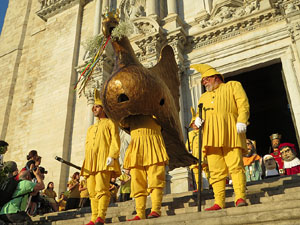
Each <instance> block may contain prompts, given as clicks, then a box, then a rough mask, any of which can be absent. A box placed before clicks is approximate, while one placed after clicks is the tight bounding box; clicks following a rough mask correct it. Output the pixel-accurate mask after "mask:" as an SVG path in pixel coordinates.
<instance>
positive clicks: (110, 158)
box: [106, 157, 114, 166]
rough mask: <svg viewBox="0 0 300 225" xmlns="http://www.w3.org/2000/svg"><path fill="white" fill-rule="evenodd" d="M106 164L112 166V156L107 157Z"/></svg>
mask: <svg viewBox="0 0 300 225" xmlns="http://www.w3.org/2000/svg"><path fill="white" fill-rule="evenodd" d="M106 165H107V166H113V165H114V158H112V157H107V160H106Z"/></svg>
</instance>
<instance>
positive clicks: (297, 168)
mask: <svg viewBox="0 0 300 225" xmlns="http://www.w3.org/2000/svg"><path fill="white" fill-rule="evenodd" d="M278 148H279V150H280V155H281V158H282V160H283V168H284V170H285V174H286V175H293V174H297V173H300V160H299V159H298V158H297V157H296V148H295V145H294V144H291V143H282V144H280V145H279V147H278Z"/></svg>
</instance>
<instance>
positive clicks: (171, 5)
mask: <svg viewBox="0 0 300 225" xmlns="http://www.w3.org/2000/svg"><path fill="white" fill-rule="evenodd" d="M170 14H177V1H176V0H168V15H170Z"/></svg>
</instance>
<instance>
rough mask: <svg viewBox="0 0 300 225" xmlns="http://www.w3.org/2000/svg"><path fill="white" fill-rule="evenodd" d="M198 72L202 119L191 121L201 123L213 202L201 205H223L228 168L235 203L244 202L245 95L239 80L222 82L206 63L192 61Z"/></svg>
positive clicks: (221, 78)
mask: <svg viewBox="0 0 300 225" xmlns="http://www.w3.org/2000/svg"><path fill="white" fill-rule="evenodd" d="M191 68H194V69H195V70H197V71H198V72H200V73H201V83H202V85H204V86H205V89H206V92H205V93H203V94H202V95H201V97H200V100H199V104H203V108H202V115H203V120H201V119H200V118H199V117H197V118H196V119H195V124H196V125H197V126H198V127H200V126H203V138H202V152H203V157H205V156H206V157H207V161H208V168H209V173H210V180H209V181H210V184H211V185H212V187H213V191H214V196H215V204H214V205H213V206H212V207H210V208H207V209H205V210H206V211H210V210H220V209H222V208H225V186H226V177H227V176H228V172H229V174H230V175H231V178H232V182H233V189H234V192H235V205H236V206H237V207H240V206H245V205H246V204H247V203H246V193H245V190H246V177H245V168H244V164H243V156H242V155H243V153H244V154H246V153H247V145H246V130H247V123H248V119H249V115H250V112H249V111H250V109H249V103H248V98H247V95H246V93H245V91H244V89H243V87H242V85H241V83H240V82H237V81H230V82H227V83H224V77H223V76H222V75H221V74H220V73H219V72H218V71H217V70H216V69H215V68H213V67H211V66H209V65H207V64H196V65H192V66H191Z"/></svg>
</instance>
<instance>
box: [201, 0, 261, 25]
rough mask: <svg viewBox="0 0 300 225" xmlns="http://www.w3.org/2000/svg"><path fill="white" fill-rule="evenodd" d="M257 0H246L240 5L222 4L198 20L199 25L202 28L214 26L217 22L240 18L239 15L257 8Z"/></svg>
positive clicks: (246, 13)
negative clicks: (214, 11)
mask: <svg viewBox="0 0 300 225" xmlns="http://www.w3.org/2000/svg"><path fill="white" fill-rule="evenodd" d="M259 6H260V5H259V1H258V0H254V1H247V2H246V3H245V4H244V5H243V6H241V7H229V6H222V7H220V8H219V9H218V11H217V12H216V13H215V14H212V15H211V16H208V17H207V18H205V19H203V20H201V21H199V25H200V27H202V28H205V27H210V26H216V25H218V24H221V23H224V22H227V21H231V20H233V19H237V18H238V19H240V18H241V16H245V15H249V14H251V13H253V12H255V11H258V10H259Z"/></svg>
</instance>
